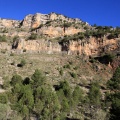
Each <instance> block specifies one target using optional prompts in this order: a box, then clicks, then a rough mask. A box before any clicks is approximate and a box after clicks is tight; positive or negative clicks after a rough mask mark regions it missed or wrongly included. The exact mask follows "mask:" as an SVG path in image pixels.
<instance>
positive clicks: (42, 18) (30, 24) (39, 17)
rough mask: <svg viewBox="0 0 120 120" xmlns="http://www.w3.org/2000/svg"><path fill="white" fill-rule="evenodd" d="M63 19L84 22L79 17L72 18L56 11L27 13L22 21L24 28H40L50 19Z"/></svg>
mask: <svg viewBox="0 0 120 120" xmlns="http://www.w3.org/2000/svg"><path fill="white" fill-rule="evenodd" d="M58 19H59V20H62V21H67V22H75V23H78V22H82V21H81V20H79V19H72V18H68V17H65V16H64V15H60V14H56V13H50V14H41V13H36V14H35V15H32V14H30V15H27V16H26V17H25V18H24V19H23V21H22V23H21V27H23V28H26V27H27V28H32V29H34V28H38V27H39V26H40V25H41V24H45V23H46V22H48V21H53V20H58Z"/></svg>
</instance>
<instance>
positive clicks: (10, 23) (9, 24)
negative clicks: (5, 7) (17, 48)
mask: <svg viewBox="0 0 120 120" xmlns="http://www.w3.org/2000/svg"><path fill="white" fill-rule="evenodd" d="M19 24H20V21H17V20H9V19H0V28H15V27H19Z"/></svg>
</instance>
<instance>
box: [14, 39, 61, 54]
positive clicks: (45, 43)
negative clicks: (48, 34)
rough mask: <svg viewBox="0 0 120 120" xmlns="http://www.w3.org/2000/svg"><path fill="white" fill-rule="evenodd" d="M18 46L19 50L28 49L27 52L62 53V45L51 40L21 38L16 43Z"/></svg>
mask: <svg viewBox="0 0 120 120" xmlns="http://www.w3.org/2000/svg"><path fill="white" fill-rule="evenodd" d="M14 46H17V50H26V51H27V52H46V53H53V52H54V53H55V52H57V53H60V52H61V45H59V44H58V43H57V42H51V41H49V40H29V41H25V40H23V39H21V40H19V42H18V43H16V44H14Z"/></svg>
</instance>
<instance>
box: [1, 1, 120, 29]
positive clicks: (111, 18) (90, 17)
mask: <svg viewBox="0 0 120 120" xmlns="http://www.w3.org/2000/svg"><path fill="white" fill-rule="evenodd" d="M36 12H40V13H45V14H46V13H50V12H56V13H59V14H64V15H66V16H68V17H72V18H80V19H82V20H83V21H85V22H88V23H90V24H92V25H93V24H94V23H96V24H97V25H107V26H114V27H115V26H120V0H0V18H10V19H18V20H22V19H23V18H24V17H25V16H26V15H27V14H35V13H36Z"/></svg>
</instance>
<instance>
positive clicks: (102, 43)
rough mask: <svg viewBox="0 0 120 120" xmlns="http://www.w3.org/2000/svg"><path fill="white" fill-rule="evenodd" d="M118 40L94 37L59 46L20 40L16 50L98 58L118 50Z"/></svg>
mask: <svg viewBox="0 0 120 120" xmlns="http://www.w3.org/2000/svg"><path fill="white" fill-rule="evenodd" d="M119 44H120V39H105V38H104V39H103V38H98V39H96V38H95V37H91V38H89V40H87V41H86V40H80V41H69V43H62V44H59V43H58V42H51V41H49V40H28V41H25V40H20V41H19V42H18V46H17V49H18V50H24V49H25V50H27V51H34V52H48V53H53V52H56V53H60V52H66V53H68V54H78V55H86V56H99V55H101V54H102V53H104V52H111V51H115V50H118V49H120V46H119Z"/></svg>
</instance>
